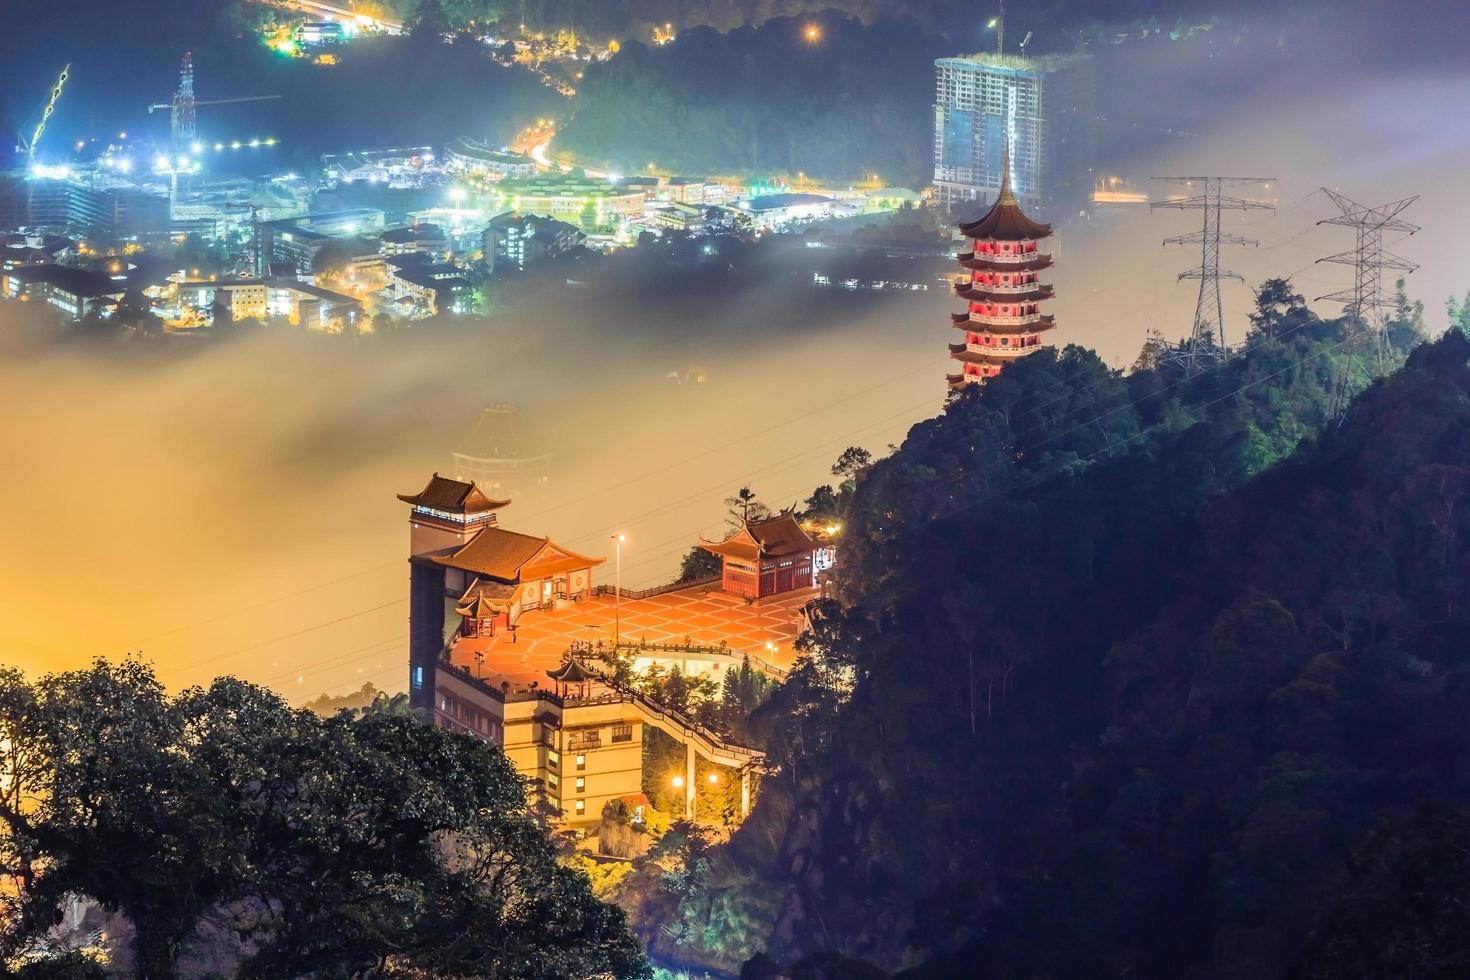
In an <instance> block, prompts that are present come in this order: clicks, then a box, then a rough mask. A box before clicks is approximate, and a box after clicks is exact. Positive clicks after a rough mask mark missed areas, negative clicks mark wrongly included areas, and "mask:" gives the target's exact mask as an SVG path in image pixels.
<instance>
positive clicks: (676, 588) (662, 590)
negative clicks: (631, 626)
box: [592, 575, 720, 599]
mask: <svg viewBox="0 0 1470 980" xmlns="http://www.w3.org/2000/svg"><path fill="white" fill-rule="evenodd" d="M719 580H720V577H719V576H718V575H714V576H710V577H707V578H697V579H691V580H690V581H688V582H669V583H667V584H665V585H655V586H653V587H652V588H649V589H619V588H617V587H616V586H612V585H597V586H593V588H592V594H593V595H610V596H617V595H621V596H622V597H623V598H624V599H651V598H653V597H654V596H656V595H665V594H667V593H669V592H682V591H683V590H684V589H695V588H698V587H699V586H701V585H713V584H714V583H716V582H718V581H719Z"/></svg>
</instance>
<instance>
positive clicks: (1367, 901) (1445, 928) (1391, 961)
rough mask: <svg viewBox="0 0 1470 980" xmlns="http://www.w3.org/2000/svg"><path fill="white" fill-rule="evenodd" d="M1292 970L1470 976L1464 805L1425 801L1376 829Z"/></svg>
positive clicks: (1360, 976)
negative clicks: (1343, 889)
mask: <svg viewBox="0 0 1470 980" xmlns="http://www.w3.org/2000/svg"><path fill="white" fill-rule="evenodd" d="M1352 870H1353V878H1352V882H1351V884H1350V885H1349V886H1348V888H1347V890H1346V893H1345V894H1343V895H1342V897H1340V898H1339V899H1338V900H1337V902H1336V904H1335V905H1334V906H1333V909H1332V912H1331V913H1330V915H1329V916H1328V918H1327V921H1326V922H1325V923H1324V924H1323V926H1322V927H1321V928H1320V929H1318V930H1317V932H1316V934H1315V935H1314V936H1313V938H1312V942H1311V944H1310V945H1309V946H1308V948H1307V950H1306V952H1305V954H1304V955H1303V958H1302V962H1301V963H1300V964H1299V965H1298V967H1297V969H1296V970H1295V971H1294V975H1295V976H1297V977H1300V978H1311V980H1317V978H1321V980H1329V978H1330V980H1372V978H1378V977H1425V978H1439V977H1442V978H1445V980H1448V978H1451V977H1462V976H1466V975H1470V811H1467V810H1465V809H1464V808H1449V807H1445V806H1442V805H1434V804H1426V805H1422V806H1421V807H1420V808H1419V811H1418V812H1417V813H1416V814H1415V815H1414V817H1413V818H1412V819H1410V820H1407V821H1404V822H1402V823H1394V824H1390V825H1388V826H1386V827H1383V828H1381V829H1380V830H1378V831H1377V832H1376V833H1375V834H1374V835H1373V837H1372V839H1370V840H1369V842H1368V843H1367V844H1366V845H1365V846H1364V847H1363V848H1362V850H1361V851H1360V852H1359V853H1358V854H1357V855H1356V856H1355V857H1354V859H1353V862H1352Z"/></svg>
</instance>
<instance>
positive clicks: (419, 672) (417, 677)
mask: <svg viewBox="0 0 1470 980" xmlns="http://www.w3.org/2000/svg"><path fill="white" fill-rule="evenodd" d="M413 686H414V690H418V689H419V688H421V687H423V686H424V668H422V667H415V668H414V669H413Z"/></svg>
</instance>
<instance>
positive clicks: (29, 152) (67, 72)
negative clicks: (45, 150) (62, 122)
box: [26, 65, 71, 159]
mask: <svg viewBox="0 0 1470 980" xmlns="http://www.w3.org/2000/svg"><path fill="white" fill-rule="evenodd" d="M69 77H71V65H67V66H66V67H64V68H62V69H61V74H60V75H57V76H56V84H55V85H53V86H51V98H50V99H48V100H47V101H46V108H45V109H43V110H42V111H41V121H40V122H38V123H36V131H35V132H34V133H32V134H31V142H30V144H29V145H28V146H27V147H26V157H27V159H30V158H33V157H35V155H36V144H37V143H39V142H40V141H41V134H42V133H44V132H46V122H47V120H49V119H50V118H51V113H53V112H55V111H56V103H57V100H59V99H60V98H61V90H62V89H63V88H65V87H66V80H67V79H68V78H69Z"/></svg>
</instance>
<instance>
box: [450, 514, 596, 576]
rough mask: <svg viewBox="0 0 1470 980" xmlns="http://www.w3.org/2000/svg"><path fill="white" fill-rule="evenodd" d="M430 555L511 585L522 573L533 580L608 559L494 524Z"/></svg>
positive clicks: (586, 566) (456, 566)
mask: <svg viewBox="0 0 1470 980" xmlns="http://www.w3.org/2000/svg"><path fill="white" fill-rule="evenodd" d="M429 558H430V560H431V561H434V562H436V563H438V564H440V565H445V566H448V567H449V568H458V569H461V570H463V571H466V572H474V573H475V574H476V575H482V576H485V577H487V578H492V579H495V580H497V581H499V582H503V583H512V584H513V583H517V582H520V581H521V576H522V574H523V573H525V574H529V575H530V577H531V578H533V579H534V578H545V577H547V576H551V575H560V574H563V573H565V572H571V571H576V570H578V569H583V568H593V567H595V566H597V565H601V564H602V563H603V562H605V561H607V559H606V558H592V557H589V556H587V555H579V554H577V553H576V552H574V551H569V550H568V549H566V548H563V547H561V546H560V545H558V544H555V543H554V542H553V541H552V540H551V539H550V538H538V537H535V536H533V535H530V534H518V533H517V532H515V531H507V530H506V529H505V528H503V527H496V526H494V525H491V526H490V527H487V528H485V529H483V530H481V531H480V532H479V533H478V534H476V535H475V536H474V537H473V538H470V539H469V541H467V542H465V543H464V545H462V546H461V547H460V548H458V549H457V550H455V551H453V552H451V553H450V554H447V555H440V554H436V555H430V556H429Z"/></svg>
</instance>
